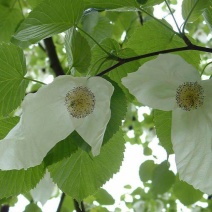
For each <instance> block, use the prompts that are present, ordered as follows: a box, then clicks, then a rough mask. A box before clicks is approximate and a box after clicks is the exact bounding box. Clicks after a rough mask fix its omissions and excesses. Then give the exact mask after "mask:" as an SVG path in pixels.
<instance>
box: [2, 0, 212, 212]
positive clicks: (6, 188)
mask: <svg viewBox="0 0 212 212" xmlns="http://www.w3.org/2000/svg"><path fill="white" fill-rule="evenodd" d="M167 2H168V3H169V5H170V8H171V10H172V11H174V10H175V9H176V7H175V6H176V5H177V4H178V3H179V1H178V0H167ZM160 3H162V4H161V5H159V6H158V7H153V6H154V5H158V4H160ZM159 8H161V9H159ZM160 10H163V17H164V19H162V20H160V19H157V18H156V17H155V14H159V13H160ZM181 10H182V15H183V18H184V21H185V22H184V26H183V25H182V26H179V28H180V30H183V29H184V28H185V32H186V34H184V32H181V33H179V32H178V31H177V32H175V31H174V30H173V28H172V27H173V25H170V23H171V22H168V21H169V17H171V15H174V16H175V19H177V21H178V17H177V16H176V15H175V13H174V12H172V11H171V12H170V11H169V9H168V7H167V5H166V4H165V2H164V0H108V1H103V0H78V1H77V0H27V1H15V0H0V31H1V33H0V43H1V44H0V60H1V61H0V139H3V138H4V137H5V136H6V135H7V134H8V133H9V131H10V130H11V129H12V128H13V127H14V126H15V125H16V124H17V123H18V121H19V117H13V116H17V115H21V113H22V112H21V110H19V109H18V110H16V109H17V108H18V107H20V106H21V101H22V100H23V99H24V97H25V95H26V93H32V92H36V91H37V90H38V89H40V86H39V85H38V83H34V82H32V83H30V84H29V86H28V82H29V80H30V79H28V78H26V77H25V75H26V73H27V75H28V76H29V78H32V79H35V80H40V81H45V82H47V83H49V82H50V81H51V80H52V78H51V77H52V75H55V73H54V72H55V65H56V66H57V65H58V64H55V61H56V60H55V59H52V58H51V57H50V55H49V51H48V49H47V48H48V47H46V46H45V42H43V39H45V38H47V37H51V36H54V37H53V41H54V45H55V49H56V53H57V56H58V58H59V61H60V63H61V66H62V68H63V70H64V73H67V74H71V75H73V76H95V75H97V74H100V73H101V74H100V75H101V76H100V77H104V78H105V79H106V80H108V81H110V82H111V83H112V85H113V86H114V93H113V95H112V98H111V104H110V108H111V119H110V121H109V123H108V125H107V128H106V132H105V135H104V140H103V146H102V148H101V153H100V155H98V156H97V157H93V156H92V155H91V152H90V151H91V148H90V146H89V145H88V144H87V143H86V142H85V141H84V140H83V139H82V138H81V136H80V135H79V134H78V133H77V132H76V131H74V132H72V133H71V134H70V135H69V136H68V137H67V138H65V139H64V140H62V141H60V142H58V143H57V145H55V146H54V147H53V148H52V149H51V150H50V151H49V152H48V154H47V155H46V157H45V158H44V161H43V163H42V164H41V165H39V166H36V167H33V168H29V169H27V170H11V171H0V199H1V201H0V204H9V205H14V203H15V202H16V201H17V198H16V196H17V195H19V194H20V193H22V194H26V192H29V190H31V189H32V188H34V187H35V186H36V184H37V183H38V182H39V181H40V179H41V178H42V177H43V175H44V173H45V171H46V168H47V169H49V171H50V172H51V176H52V178H53V180H54V182H55V183H57V184H58V186H59V188H60V189H61V190H62V191H63V192H65V193H66V194H67V195H66V196H65V199H64V202H63V205H62V208H61V211H62V212H71V211H73V210H76V208H75V205H74V202H73V198H75V199H77V200H78V201H81V200H82V199H84V200H83V201H84V205H85V210H86V211H90V212H97V211H98V212H105V211H106V212H108V211H109V210H108V209H107V206H106V205H113V204H114V202H115V200H114V199H113V198H112V196H111V195H110V194H109V193H108V192H107V191H106V190H104V189H102V188H100V187H101V186H102V185H103V184H104V183H105V182H106V181H108V180H109V179H111V178H112V176H113V175H114V174H115V173H116V172H118V170H119V168H120V166H121V164H122V160H123V152H124V138H126V140H127V141H128V142H130V144H136V146H137V147H138V148H140V147H141V148H142V149H143V154H142V155H141V156H140V157H142V158H143V157H144V160H146V161H144V162H143V163H142V164H141V165H140V167H139V172H138V174H139V177H140V179H141V181H142V183H141V185H138V186H140V187H137V188H135V189H134V190H132V186H130V185H127V186H125V188H126V189H128V190H127V193H126V194H123V195H122V196H121V201H122V203H123V204H125V205H126V207H127V208H128V209H129V211H131V210H134V211H135V212H136V211H139V212H140V211H177V210H178V206H179V204H178V202H179V201H181V203H182V204H184V205H185V206H186V207H187V208H190V209H191V210H192V211H193V210H199V211H200V210H201V211H211V208H212V206H211V205H212V204H211V202H210V200H209V201H207V200H206V199H204V198H205V195H204V197H203V193H201V192H200V191H199V190H195V189H194V188H193V187H192V186H191V185H188V184H187V183H186V182H182V181H180V180H179V179H178V175H177V177H176V176H175V174H174V173H173V172H172V171H171V169H170V167H169V164H168V162H167V161H164V162H162V163H161V164H158V161H157V159H160V156H158V155H157V154H155V149H154V148H157V146H154V147H152V144H153V143H152V142H154V139H155V137H156V135H157V137H158V138H159V140H160V143H159V144H160V145H161V146H162V147H164V149H165V150H166V152H167V154H168V156H169V155H170V154H173V153H174V152H173V149H172V142H171V127H172V112H171V111H168V112H167V111H159V110H153V112H154V123H153V112H151V113H150V115H149V113H148V114H146V112H142V115H141V114H140V113H138V111H142V110H140V109H138V107H140V106H142V109H143V110H145V107H143V106H145V105H141V104H140V103H138V102H137V100H135V98H134V97H133V96H132V95H131V94H130V93H129V91H128V90H127V89H126V88H125V87H124V86H123V85H122V82H121V80H122V78H123V77H126V76H127V74H128V73H131V72H135V71H137V70H138V68H139V67H140V66H141V65H143V64H144V63H145V62H147V61H149V60H151V59H153V57H156V56H157V55H158V53H159V52H160V51H164V50H169V51H170V52H171V53H173V54H178V55H180V56H181V57H182V58H183V59H185V61H187V62H188V63H189V64H191V65H193V66H194V67H195V68H196V69H197V70H199V71H200V72H201V70H203V67H204V66H205V65H206V64H208V63H210V61H211V54H210V53H211V52H212V50H211V47H212V40H211V30H212V1H211V0H208V1H201V0H183V2H182V7H181ZM29 11H30V13H29V14H28V12H29ZM170 13H173V14H170ZM204 21H205V22H206V23H207V25H206V24H205V22H204ZM61 32H65V33H66V36H64V33H61ZM60 33H61V34H60ZM185 37H186V38H187V39H188V40H189V41H190V42H191V43H192V44H194V45H198V46H199V49H198V51H195V50H194V47H195V46H194V45H188V43H189V42H187V41H186V40H185ZM11 38H12V39H11ZM203 38H204V39H203ZM10 41H12V42H13V43H14V44H10V43H8V42H10ZM38 42H39V43H38ZM37 43H38V44H37ZM31 44H33V45H31ZM17 45H18V46H20V47H23V48H25V47H28V48H26V49H25V50H24V52H23V51H22V50H21V49H20V48H19V47H18V46H17ZM182 47H188V49H189V48H190V50H186V51H182V50H180V49H178V48H182ZM191 47H192V48H191ZM204 47H207V49H206V48H204ZM46 50H47V51H46ZM53 50H54V46H53V48H52V50H51V51H50V54H51V53H53ZM199 50H201V51H199ZM47 52H48V54H47ZM157 52H158V53H157ZM166 52H168V51H166ZM160 53H161V52H160ZM149 54H151V55H152V54H154V55H155V56H150V55H149ZM25 56H26V61H27V63H26V62H25ZM140 58H143V59H140ZM200 58H201V60H200ZM56 63H57V62H56ZM167 63H168V61H167ZM26 64H27V68H26ZM207 69H210V66H208V67H207ZM26 70H28V72H27V71H26ZM102 72H103V73H104V72H106V74H102ZM210 73H211V71H210V70H209V71H208V70H207V74H210ZM99 92H101V91H99ZM127 108H128V110H127ZM102 112H103V113H104V111H102ZM126 113H127V115H126ZM140 118H142V120H140ZM32 121H33V120H32ZM97 121H98V120H97ZM28 124H30V123H28ZM41 124H42V123H41ZM91 124H92V123H91ZM154 126H155V128H156V131H155V128H154ZM44 127H45V126H44ZM58 127H59V126H58ZM32 130H33V129H32ZM122 130H123V131H124V133H122ZM185 130H186V129H185ZM188 133H189V132H188ZM14 142H15V141H14ZM188 154H189V152H188ZM157 157H158V158H157ZM170 159H171V156H170ZM133 165H134V164H133V163H132V166H133ZM202 165H204V164H202ZM129 174H130V173H129ZM194 175H195V173H194ZM203 180H205V179H203ZM68 195H70V196H68ZM89 195H90V196H89ZM25 196H28V200H29V201H30V204H29V205H28V206H27V207H26V208H25V212H30V211H33V212H34V211H36V212H40V211H41V209H40V208H39V207H38V206H37V205H36V204H34V203H32V200H31V196H30V195H29V193H27V194H26V195H25ZM88 196H89V197H88ZM129 196H130V197H131V199H130V201H129ZM85 198H86V199H85ZM197 201H202V202H204V203H208V207H206V208H204V209H203V208H201V207H200V206H196V202H197ZM97 203H98V206H97ZM120 205H122V204H120ZM110 207H111V206H110ZM120 207H121V206H120ZM111 210H113V211H115V212H118V211H120V212H121V211H123V210H125V209H123V208H115V207H113V209H111Z"/></svg>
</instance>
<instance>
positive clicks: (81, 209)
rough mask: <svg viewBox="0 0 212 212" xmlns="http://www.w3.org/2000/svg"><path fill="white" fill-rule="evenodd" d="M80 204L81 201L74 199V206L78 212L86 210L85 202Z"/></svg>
mask: <svg viewBox="0 0 212 212" xmlns="http://www.w3.org/2000/svg"><path fill="white" fill-rule="evenodd" d="M80 206H81V207H80ZM80 206H79V203H78V202H77V201H76V200H75V199H74V207H75V210H76V212H85V206H84V204H83V202H81V203H80Z"/></svg>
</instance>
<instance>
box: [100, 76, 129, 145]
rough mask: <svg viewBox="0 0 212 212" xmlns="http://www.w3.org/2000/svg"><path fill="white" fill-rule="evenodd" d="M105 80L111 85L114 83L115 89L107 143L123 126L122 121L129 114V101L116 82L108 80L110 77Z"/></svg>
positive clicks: (105, 141) (105, 138)
mask: <svg viewBox="0 0 212 212" xmlns="http://www.w3.org/2000/svg"><path fill="white" fill-rule="evenodd" d="M105 78H106V79H107V80H108V81H109V82H110V83H112V85H113V87H114V92H113V95H112V97H111V102H110V109H111V118H110V121H109V122H108V124H107V128H106V131H105V135H104V140H103V143H107V142H108V141H109V140H110V139H111V138H112V137H113V135H114V134H115V133H116V132H117V131H118V130H119V127H120V126H121V124H122V120H124V118H125V115H126V113H127V101H126V97H125V94H124V93H123V91H122V89H121V88H120V87H119V85H118V84H117V83H116V82H114V81H112V80H110V79H108V77H105Z"/></svg>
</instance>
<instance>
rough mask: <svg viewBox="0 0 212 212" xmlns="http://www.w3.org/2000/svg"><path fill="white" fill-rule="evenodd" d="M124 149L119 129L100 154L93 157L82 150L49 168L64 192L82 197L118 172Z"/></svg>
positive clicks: (78, 197) (74, 196)
mask: <svg viewBox="0 0 212 212" xmlns="http://www.w3.org/2000/svg"><path fill="white" fill-rule="evenodd" d="M123 152H124V140H123V135H122V133H121V132H120V131H119V132H118V133H116V134H115V135H114V136H113V138H112V139H111V140H110V142H108V143H107V144H105V145H104V146H103V147H102V149H101V153H100V155H98V156H96V157H93V156H91V155H89V154H88V153H86V152H84V151H82V150H79V151H78V152H76V153H74V154H73V155H72V156H71V157H70V158H68V159H65V160H63V161H61V162H59V163H57V164H54V165H52V166H50V167H49V171H50V173H51V177H52V179H53V181H54V182H55V183H56V184H57V185H58V187H59V188H60V189H61V190H62V191H63V192H65V193H66V194H68V195H70V196H71V197H72V198H74V199H76V200H77V201H81V200H82V199H84V198H86V197H87V196H88V195H91V194H93V193H94V192H95V191H96V190H97V189H98V188H100V187H101V186H102V185H103V184H104V183H105V182H106V181H107V180H109V179H110V178H111V177H112V176H113V174H115V173H116V172H118V170H119V168H120V166H121V163H122V160H123V156H124V155H123Z"/></svg>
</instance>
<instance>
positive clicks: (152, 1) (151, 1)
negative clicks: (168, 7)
mask: <svg viewBox="0 0 212 212" xmlns="http://www.w3.org/2000/svg"><path fill="white" fill-rule="evenodd" d="M137 1H138V2H140V4H142V6H143V7H151V6H154V5H156V4H160V3H162V2H164V0H137Z"/></svg>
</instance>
